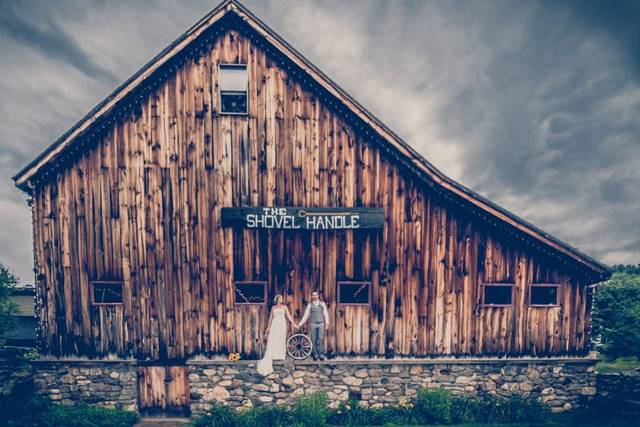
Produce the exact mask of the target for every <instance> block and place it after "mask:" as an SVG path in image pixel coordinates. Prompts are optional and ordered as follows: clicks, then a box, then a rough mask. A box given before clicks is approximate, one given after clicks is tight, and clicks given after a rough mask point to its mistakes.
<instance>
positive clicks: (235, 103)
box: [220, 64, 249, 114]
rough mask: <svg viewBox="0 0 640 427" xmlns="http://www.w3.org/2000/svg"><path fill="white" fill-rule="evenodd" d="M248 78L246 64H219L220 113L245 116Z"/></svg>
mask: <svg viewBox="0 0 640 427" xmlns="http://www.w3.org/2000/svg"><path fill="white" fill-rule="evenodd" d="M248 84H249V78H248V74H247V66H246V64H220V112H221V113H223V114H247V112H248V96H247V88H248Z"/></svg>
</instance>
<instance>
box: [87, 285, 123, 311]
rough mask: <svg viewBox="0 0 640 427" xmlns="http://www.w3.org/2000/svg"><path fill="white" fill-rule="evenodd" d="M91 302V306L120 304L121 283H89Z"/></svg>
mask: <svg viewBox="0 0 640 427" xmlns="http://www.w3.org/2000/svg"><path fill="white" fill-rule="evenodd" d="M91 302H92V303H93V305H116V304H122V282H119V281H97V280H96V281H93V282H91Z"/></svg>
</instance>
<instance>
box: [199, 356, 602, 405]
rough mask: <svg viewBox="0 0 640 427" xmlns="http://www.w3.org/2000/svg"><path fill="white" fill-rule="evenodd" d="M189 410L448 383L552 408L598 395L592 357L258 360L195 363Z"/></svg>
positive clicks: (371, 397) (410, 390)
mask: <svg viewBox="0 0 640 427" xmlns="http://www.w3.org/2000/svg"><path fill="white" fill-rule="evenodd" d="M189 380H190V387H191V410H192V412H193V413H194V414H198V413H201V412H204V411H206V410H207V409H208V408H210V407H211V406H212V405H213V404H214V403H222V404H225V405H229V406H233V407H238V408H247V407H253V406H256V405H265V404H266V405H273V404H278V405H287V406H290V405H292V404H294V403H295V401H296V399H297V398H298V397H300V396H302V395H305V394H310V393H313V392H316V391H324V392H326V393H327V395H328V397H329V401H330V404H331V406H333V407H335V406H337V405H339V403H340V402H344V401H346V400H348V399H352V398H353V399H357V400H359V401H360V402H361V404H362V405H364V406H367V407H372V408H379V407H382V406H388V405H398V404H401V403H403V401H407V400H409V399H411V398H413V397H414V396H415V395H416V393H417V392H418V390H419V389H421V388H438V387H444V388H447V389H449V390H451V391H452V392H453V393H454V394H455V395H462V396H468V397H478V396H482V395H485V394H489V395H494V396H500V397H505V398H508V397H511V396H515V395H517V396H521V397H523V398H537V399H539V400H541V401H542V402H543V403H544V404H546V405H547V406H549V407H550V408H551V410H552V411H554V412H561V411H566V410H569V409H572V408H574V407H577V406H580V405H581V404H582V403H583V401H584V400H585V399H588V398H590V397H591V396H593V395H595V393H596V388H595V373H594V367H593V364H592V363H571V362H558V363H508V362H504V363H501V362H497V363H496V362H493V363H478V362H475V363H445V364H433V363H420V364H418V363H416V364H410V363H406V362H401V363H397V364H395V363H389V364H375V363H372V364H357V363H356V364H354V363H340V362H325V363H320V364H292V363H284V364H276V365H274V373H273V374H271V375H269V376H268V377H266V378H263V377H261V376H260V375H258V374H257V373H256V372H255V365H254V364H253V363H246V362H245V363H241V364H239V365H238V366H232V365H224V364H219V365H216V364H214V363H211V364H206V363H205V364H200V363H199V364H193V365H191V366H190V376H189Z"/></svg>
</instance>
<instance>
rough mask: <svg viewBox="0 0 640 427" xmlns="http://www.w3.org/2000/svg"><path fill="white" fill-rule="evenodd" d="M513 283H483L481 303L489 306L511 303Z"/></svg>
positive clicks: (508, 304)
mask: <svg viewBox="0 0 640 427" xmlns="http://www.w3.org/2000/svg"><path fill="white" fill-rule="evenodd" d="M513 288H514V284H513V283H485V284H484V286H483V292H482V305H483V306H489V307H508V306H510V305H511V304H513Z"/></svg>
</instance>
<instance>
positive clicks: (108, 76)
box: [0, 1, 117, 84]
mask: <svg viewBox="0 0 640 427" xmlns="http://www.w3.org/2000/svg"><path fill="white" fill-rule="evenodd" d="M33 6H34V4H30V3H25V2H23V3H13V2H9V1H5V2H2V3H0V35H3V36H6V37H11V38H13V39H14V40H15V41H16V42H17V43H24V44H25V45H28V46H30V47H32V48H34V49H38V50H40V51H41V52H42V53H43V54H45V55H47V56H48V57H50V58H51V59H58V60H60V61H65V62H68V63H69V64H72V65H74V66H75V67H77V68H78V69H79V70H80V71H82V72H83V73H85V74H87V75H89V76H93V77H94V78H97V79H104V80H106V81H107V82H109V83H112V84H115V83H116V82H117V77H116V76H115V75H114V74H113V73H111V72H110V71H109V70H106V69H104V68H103V67H101V66H100V65H99V64H96V63H95V62H94V61H93V60H92V59H91V58H90V57H89V55H87V54H86V53H85V52H84V51H83V50H82V48H81V47H80V46H79V44H78V43H77V42H76V41H75V40H74V39H73V38H71V37H70V36H69V35H68V34H67V33H66V32H65V30H64V28H62V27H61V26H60V25H59V24H58V23H57V22H55V21H54V20H52V19H51V16H50V15H44V16H42V15H40V16H38V15H34V14H33V10H32V9H31V8H32V7H33Z"/></svg>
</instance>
